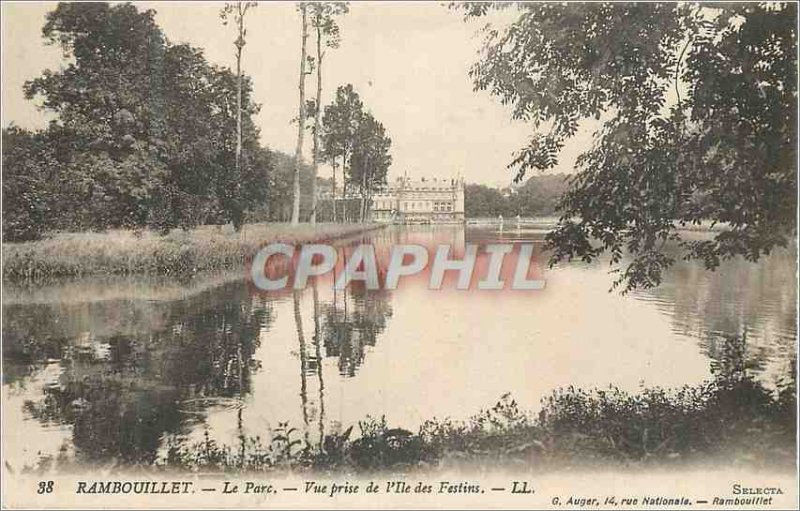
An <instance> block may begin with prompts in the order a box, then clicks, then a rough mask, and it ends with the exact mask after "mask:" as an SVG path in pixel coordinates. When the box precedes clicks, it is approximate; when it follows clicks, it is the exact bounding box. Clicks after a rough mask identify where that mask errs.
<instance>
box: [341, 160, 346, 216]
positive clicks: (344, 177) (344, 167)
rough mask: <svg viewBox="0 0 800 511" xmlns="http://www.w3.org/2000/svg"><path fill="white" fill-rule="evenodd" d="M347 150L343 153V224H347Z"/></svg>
mask: <svg viewBox="0 0 800 511" xmlns="http://www.w3.org/2000/svg"><path fill="white" fill-rule="evenodd" d="M346 165H347V150H345V151H344V152H343V153H342V223H347V167H346Z"/></svg>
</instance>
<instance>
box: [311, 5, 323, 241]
mask: <svg viewBox="0 0 800 511" xmlns="http://www.w3.org/2000/svg"><path fill="white" fill-rule="evenodd" d="M320 24H321V20H320V19H319V16H317V17H316V23H315V25H316V26H317V111H316V112H314V156H313V172H312V176H313V177H312V180H311V219H310V221H311V225H315V224H316V223H317V171H318V169H319V138H320V129H321V127H322V126H321V124H322V123H321V122H320V121H321V119H320V117H321V113H322V27H321V25H320Z"/></svg>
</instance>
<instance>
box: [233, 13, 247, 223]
mask: <svg viewBox="0 0 800 511" xmlns="http://www.w3.org/2000/svg"><path fill="white" fill-rule="evenodd" d="M236 8H237V9H238V11H239V15H238V17H237V18H236V19H237V28H238V29H239V37H237V38H236V42H235V45H236V176H235V180H234V183H235V184H234V188H235V191H234V198H233V202H234V204H236V202H237V201H238V200H239V191H240V188H241V179H242V48H244V45H245V41H244V13H245V11H246V8H243V6H242V2H238V3H237V5H236ZM234 210H235V211H234V213H233V227H234V228H235V229H236V230H239V228H240V227H241V226H240V224H239V222H240V221H241V220H240V219H238V218H237V216H238V215H239V213H238V205H234Z"/></svg>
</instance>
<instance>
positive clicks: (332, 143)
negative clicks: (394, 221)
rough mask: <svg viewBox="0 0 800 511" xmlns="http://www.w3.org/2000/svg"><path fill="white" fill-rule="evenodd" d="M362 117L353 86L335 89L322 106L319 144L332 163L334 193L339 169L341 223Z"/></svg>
mask: <svg viewBox="0 0 800 511" xmlns="http://www.w3.org/2000/svg"><path fill="white" fill-rule="evenodd" d="M363 115H364V104H363V103H362V102H361V98H359V96H358V93H357V92H356V91H355V90H354V89H353V86H352V84H347V85H342V86H339V87H338V88H337V89H336V97H335V98H334V101H333V103H332V104H330V105H328V106H326V107H325V113H324V115H323V117H322V126H323V136H322V145H323V152H324V154H325V157H326V158H327V159H328V160H329V161H330V162H331V167H332V169H333V190H334V194H335V193H336V169H337V168H338V167H339V165H341V169H342V192H341V197H342V204H343V206H344V207H343V209H342V220H343V221H346V220H347V219H346V214H347V208H346V197H347V183H348V173H349V165H350V157H351V155H352V153H353V147H354V141H355V134H356V130H357V128H358V125H359V123H360V122H361V118H362V117H363ZM333 211H334V221H335V218H336V201H335V197H334V207H333Z"/></svg>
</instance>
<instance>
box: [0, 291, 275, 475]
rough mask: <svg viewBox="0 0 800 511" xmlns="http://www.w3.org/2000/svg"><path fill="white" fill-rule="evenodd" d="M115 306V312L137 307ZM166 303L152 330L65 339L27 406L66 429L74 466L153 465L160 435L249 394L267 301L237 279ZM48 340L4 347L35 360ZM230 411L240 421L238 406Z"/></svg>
mask: <svg viewBox="0 0 800 511" xmlns="http://www.w3.org/2000/svg"><path fill="white" fill-rule="evenodd" d="M116 305H117V312H118V313H120V314H122V313H125V312H126V311H127V308H131V307H135V305H133V304H131V303H129V302H124V303H118V304H116ZM164 307H165V311H163V313H164V314H165V321H164V322H163V324H162V325H160V326H159V327H158V328H157V329H155V330H151V331H142V332H139V333H130V334H126V335H113V336H110V337H107V338H103V337H99V336H96V335H93V334H92V333H91V332H90V333H88V334H86V335H85V336H84V338H83V339H80V338H79V339H71V341H70V343H69V344H68V345H67V346H65V347H63V349H62V350H61V353H60V359H61V362H60V364H61V368H62V372H61V375H60V377H59V378H58V381H57V382H53V383H52V384H50V385H48V386H46V387H45V389H44V395H43V396H42V398H41V399H40V400H38V401H28V402H27V403H26V405H25V407H26V410H27V411H28V413H29V414H30V415H31V416H33V417H34V418H37V419H39V420H40V421H43V422H46V423H61V424H69V425H72V442H73V445H74V448H75V454H76V457H77V458H78V461H87V462H104V461H111V460H117V461H121V462H124V463H129V464H131V463H132V464H136V463H145V464H148V463H152V462H153V461H154V460H155V458H156V456H157V451H158V448H159V445H160V443H161V439H162V437H163V436H164V435H165V434H170V433H178V432H180V431H181V430H182V429H184V428H185V427H186V426H188V425H189V424H191V423H192V422H194V421H196V420H197V417H198V414H197V412H202V410H203V409H204V408H205V407H206V406H208V405H209V404H211V403H214V402H219V401H220V400H226V398H228V399H230V398H239V397H240V396H241V395H243V394H246V393H247V392H249V388H250V378H251V375H252V373H253V372H254V371H256V370H258V368H259V366H260V364H259V362H258V361H257V360H254V358H253V355H254V353H255V350H256V349H257V348H258V346H259V333H260V332H261V330H262V328H263V327H264V326H265V325H266V324H268V323H270V322H271V321H272V314H271V309H270V308H269V307H267V306H266V303H265V302H264V301H263V300H260V299H259V298H257V297H256V298H254V297H251V296H250V295H249V292H248V290H247V287H246V286H245V285H244V283H241V282H236V283H232V284H227V285H225V286H222V287H220V288H217V289H215V290H213V291H209V292H204V293H201V294H199V295H197V296H194V297H192V298H189V299H186V300H182V301H178V302H171V303H166V304H164ZM49 312H50V314H52V315H53V316H58V314H59V313H60V311H59V310H58V308H57V307H54V308H52V309H50V311H49ZM36 319H37V318H30V320H31V321H36ZM55 321H56V322H57V319H56V320H55ZM5 333H6V329H5V328H4V334H5ZM13 337H14V336H12V338H13ZM18 337H19V338H22V336H18ZM48 341H49V339H47V338H43V339H41V340H39V339H36V338H27V339H26V343H23V344H22V345H17V346H13V347H11V350H16V351H20V352H22V353H26V352H29V353H30V354H31V355H32V356H34V354H35V353H38V352H42V351H44V352H47V351H48V350H47V349H46V348H44V347H42V346H39V345H38V344H39V342H43V343H48ZM232 406H239V419H240V422H241V405H240V403H238V402H235V403H233V405H232Z"/></svg>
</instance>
